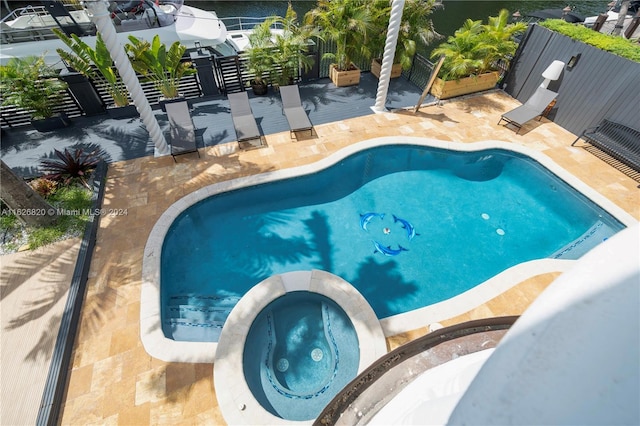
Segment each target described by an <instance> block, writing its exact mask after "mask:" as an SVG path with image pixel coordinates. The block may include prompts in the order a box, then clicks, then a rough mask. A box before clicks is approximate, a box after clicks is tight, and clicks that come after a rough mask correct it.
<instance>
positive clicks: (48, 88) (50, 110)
mask: <svg viewBox="0 0 640 426" xmlns="http://www.w3.org/2000/svg"><path fill="white" fill-rule="evenodd" d="M66 89H67V84H66V83H65V82H63V81H60V80H59V79H58V71H57V70H54V69H53V68H51V67H50V66H49V65H47V64H46V62H45V60H44V56H29V57H26V58H11V59H10V60H9V61H8V62H7V64H6V65H2V66H0V92H2V99H3V101H2V102H3V104H5V105H14V106H16V107H18V108H22V109H25V110H27V111H29V112H30V114H31V124H32V125H33V127H34V128H35V129H36V130H38V131H40V132H48V131H51V130H55V129H58V128H61V127H66V126H68V125H69V124H70V123H71V122H70V121H69V118H68V117H67V116H66V114H64V113H57V114H56V112H55V107H56V106H57V105H59V104H60V103H61V102H62V99H63V98H64V93H65V90H66Z"/></svg>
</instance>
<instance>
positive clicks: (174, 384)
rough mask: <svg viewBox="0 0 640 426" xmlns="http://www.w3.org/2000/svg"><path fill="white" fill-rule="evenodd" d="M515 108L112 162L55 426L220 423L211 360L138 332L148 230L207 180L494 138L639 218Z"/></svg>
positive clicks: (507, 105)
mask: <svg viewBox="0 0 640 426" xmlns="http://www.w3.org/2000/svg"><path fill="white" fill-rule="evenodd" d="M518 105H519V102H518V101H516V100H514V99H512V98H511V97H509V96H508V95H506V94H505V93H503V92H501V91H491V92H486V93H484V94H482V95H477V96H472V97H467V98H462V99H458V100H455V101H451V102H444V103H442V104H441V105H434V106H429V107H424V108H422V109H421V110H420V112H419V113H418V114H415V115H414V114H413V113H411V112H407V111H401V112H395V113H383V114H375V115H374V114H371V115H366V116H362V117H357V118H349V119H344V120H338V121H333V122H330V123H326V124H320V125H317V126H316V133H317V135H316V136H314V137H306V138H305V137H302V136H301V137H300V139H299V140H298V141H292V140H291V139H290V136H289V132H288V131H282V132H279V133H273V134H268V135H267V136H266V137H265V139H266V142H267V147H265V148H261V149H255V150H250V151H239V150H238V148H237V143H235V142H226V143H219V144H216V145H213V146H207V147H205V148H203V149H201V150H200V154H201V156H202V158H198V157H197V156H196V155H195V154H189V155H183V156H181V157H179V158H178V163H177V164H175V163H174V162H173V159H172V158H171V157H162V158H153V157H144V158H137V159H133V160H128V161H122V162H117V163H113V164H111V165H110V167H109V173H108V180H107V185H106V193H105V199H104V207H105V208H110V209H126V214H122V215H119V216H104V217H102V218H101V221H100V229H99V231H98V236H97V244H96V248H95V252H94V256H93V260H92V264H91V270H90V274H89V282H88V286H87V288H88V289H87V295H86V300H85V303H84V309H83V313H82V318H81V323H80V326H79V332H78V335H77V338H76V343H75V348H74V353H73V358H72V369H71V372H70V378H69V382H68V386H67V393H66V396H65V402H64V407H63V413H62V416H61V418H60V419H59V421H60V423H61V424H63V425H67V424H68V425H78V424H131V425H134V424H135V425H142V424H216V425H217V424H225V422H224V419H223V417H222V414H221V411H220V409H219V407H218V403H217V399H216V391H215V389H214V386H213V382H214V380H213V364H210V363H209V364H190V363H172V362H164V361H160V360H158V359H155V358H152V357H151V356H150V355H148V354H147V353H146V352H145V350H144V348H143V347H142V342H141V340H140V337H139V336H140V332H141V330H140V325H139V324H140V289H141V284H142V258H143V253H144V248H145V244H146V242H147V238H148V236H149V234H150V232H151V229H152V227H153V226H154V224H155V223H156V221H157V219H158V218H159V217H160V215H161V214H162V213H163V212H164V211H165V210H166V209H167V208H168V207H169V206H170V205H171V204H173V203H174V202H175V201H177V200H179V199H180V198H182V197H183V196H185V195H186V194H189V193H191V192H193V191H195V190H197V189H199V188H202V187H205V186H207V185H210V184H213V183H217V182H222V181H226V180H229V179H233V178H238V177H244V176H251V175H255V174H257V173H263V172H268V171H274V170H280V169H284V168H290V167H294V166H300V165H304V164H309V163H311V162H315V161H317V160H320V159H322V158H324V157H326V156H327V155H329V154H331V153H333V152H335V151H337V150H339V149H340V148H343V147H346V146H348V145H350V144H352V143H354V142H359V141H362V140H366V139H370V138H376V137H382V136H397V135H403V136H419V137H428V138H434V139H438V140H442V141H458V142H465V143H473V142H478V141H483V140H501V141H505V142H510V143H515V144H522V145H525V146H527V147H529V148H532V149H535V150H538V151H540V152H542V153H544V154H546V155H547V156H549V157H550V158H551V159H552V160H553V161H555V162H556V163H558V164H559V165H560V166H562V167H563V168H565V169H566V170H567V171H569V172H570V173H572V174H573V175H574V176H576V177H577V178H578V179H580V180H581V181H583V182H585V183H586V184H587V185H588V186H590V187H591V188H593V189H594V190H595V191H597V192H598V193H600V194H601V195H603V196H604V197H606V198H608V199H609V200H611V201H612V202H613V203H615V204H616V205H618V206H619V207H620V208H622V209H623V210H625V211H626V212H627V213H629V214H630V215H631V216H633V217H634V218H636V219H640V190H638V188H637V186H638V182H636V181H635V180H633V179H632V178H630V177H628V176H626V175H625V174H623V173H622V172H620V171H618V170H616V169H615V168H613V167H611V166H610V165H608V164H607V163H605V162H603V161H602V160H600V159H599V158H597V157H595V156H594V155H592V154H590V153H589V152H587V151H585V150H584V149H583V148H581V147H571V146H570V145H571V142H572V141H573V140H574V139H575V135H573V134H571V133H569V132H567V131H566V130H564V129H562V128H560V127H559V126H556V125H555V124H553V123H552V122H550V121H548V120H546V119H542V120H541V121H540V122H538V121H531V122H529V123H528V124H527V125H525V126H524V128H523V130H522V131H521V132H520V134H518V135H517V134H516V133H515V131H513V130H511V129H509V128H505V127H504V126H498V125H497V124H496V123H497V122H498V120H499V118H500V115H501V114H502V113H504V112H506V111H509V110H511V109H513V108H515V107H516V106H518ZM3 268H4V265H3ZM558 275H559V273H543V274H541V275H539V276H536V277H533V278H529V279H526V280H525V281H523V282H521V283H518V284H516V285H514V287H512V288H511V289H510V290H507V291H506V292H504V293H503V294H502V295H500V296H498V297H495V298H494V299H492V300H490V301H489V302H487V303H484V304H482V305H480V306H477V307H475V308H474V309H472V310H470V311H469V312H467V313H464V314H462V315H456V316H454V317H453V318H450V319H447V320H445V321H441V323H442V324H443V325H451V324H455V323H458V322H463V321H466V320H469V319H477V318H485V317H493V316H502V315H519V314H521V313H522V312H523V311H524V310H525V309H526V307H527V306H529V304H530V303H531V302H532V301H533V300H534V299H535V298H536V297H537V295H538V294H539V293H540V292H541V291H542V290H544V288H546V286H547V285H548V284H549V283H550V282H551V281H552V280H553V279H554V278H555V277H557V276H558ZM3 327H4V325H3ZM427 332H428V327H420V328H416V329H415V330H414V331H411V332H408V333H403V334H401V335H397V336H392V337H388V338H387V345H388V347H389V349H393V348H395V347H396V346H398V345H399V344H402V343H403V342H406V341H408V340H411V339H413V338H416V337H418V336H421V335H424V334H426V333H427ZM34 399H35V397H34ZM39 399H40V395H37V400H38V401H39Z"/></svg>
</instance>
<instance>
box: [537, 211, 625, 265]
mask: <svg viewBox="0 0 640 426" xmlns="http://www.w3.org/2000/svg"><path fill="white" fill-rule="evenodd" d="M615 233H616V231H615V230H613V229H612V228H611V227H610V226H609V225H607V224H606V223H604V222H602V221H600V220H598V221H596V223H595V224H594V225H593V226H591V228H589V229H588V230H587V231H586V232H585V233H584V234H582V235H581V236H580V237H578V238H576V239H575V240H574V241H572V242H571V243H569V244H567V245H566V246H564V247H562V248H561V249H560V250H558V251H556V252H555V253H553V254H552V255H551V256H549V257H550V258H551V259H572V260H576V259H579V258H580V257H581V256H582V255H584V254H585V253H586V252H588V251H589V250H591V249H592V248H594V247H595V246H597V245H598V244H600V243H601V242H603V241H605V240H606V239H608V238H609V237H611V236H612V235H613V234H615Z"/></svg>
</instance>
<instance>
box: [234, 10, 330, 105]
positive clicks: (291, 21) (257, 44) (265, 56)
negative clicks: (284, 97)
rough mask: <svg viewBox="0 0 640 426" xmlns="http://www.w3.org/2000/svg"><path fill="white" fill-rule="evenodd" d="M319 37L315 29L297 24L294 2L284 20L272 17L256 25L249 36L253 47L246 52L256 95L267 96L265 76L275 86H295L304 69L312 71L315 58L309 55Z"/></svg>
mask: <svg viewBox="0 0 640 426" xmlns="http://www.w3.org/2000/svg"><path fill="white" fill-rule="evenodd" d="M272 27H278V28H282V31H280V32H277V33H272V31H271V28H272ZM318 36H319V32H318V30H317V29H316V28H314V27H311V26H304V27H303V26H300V25H299V24H298V20H297V15H296V12H295V11H294V10H293V7H292V6H291V3H289V6H288V8H287V13H286V15H285V16H284V18H283V17H281V16H272V17H269V18H267V19H266V20H265V21H263V22H262V23H261V24H260V25H257V26H256V27H255V28H254V29H253V31H252V33H251V34H250V35H249V42H250V45H251V47H250V48H249V49H247V52H246V53H247V62H248V68H249V72H250V73H252V74H253V78H251V80H250V81H249V84H250V86H251V87H252V89H253V92H254V93H255V94H256V95H264V94H265V93H267V81H266V80H265V75H268V78H269V79H270V81H271V82H272V83H273V84H275V85H276V86H284V85H287V84H292V83H293V80H294V77H295V76H296V75H297V74H298V71H299V70H300V69H301V68H302V69H304V70H305V71H306V70H308V69H310V68H311V66H313V58H310V57H309V56H308V55H307V52H308V51H309V40H310V39H312V38H313V37H318Z"/></svg>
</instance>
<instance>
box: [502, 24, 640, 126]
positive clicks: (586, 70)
mask: <svg viewBox="0 0 640 426" xmlns="http://www.w3.org/2000/svg"><path fill="white" fill-rule="evenodd" d="M572 58H574V59H573V64H572V65H573V66H570V65H569V63H570V62H571V59H572ZM554 60H560V61H563V62H564V63H565V64H567V65H566V66H565V68H564V70H563V72H562V74H561V76H560V79H559V80H557V81H552V82H551V83H550V84H549V87H548V88H549V89H550V90H553V91H554V92H557V93H558V97H557V101H556V104H555V106H554V108H553V110H552V111H551V113H550V114H549V116H548V117H549V118H550V119H551V120H553V121H554V122H555V123H556V124H558V125H560V126H562V127H563V128H565V129H567V130H568V131H570V132H571V133H573V134H576V135H577V134H580V133H581V132H582V131H583V130H584V129H586V128H588V127H592V126H595V125H596V124H598V123H599V122H600V121H602V120H603V119H605V118H606V119H611V120H613V121H616V122H618V123H622V124H625V125H628V126H630V127H637V126H638V121H639V119H640V114H639V113H638V111H639V110H640V90H639V88H640V63H637V62H633V61H631V60H629V59H625V58H622V57H620V56H616V55H613V54H611V53H608V52H605V51H603V50H600V49H597V48H595V47H592V46H589V45H586V44H584V43H582V42H579V41H576V40H573V39H571V38H569V37H566V36H564V35H562V34H558V33H556V32H553V31H550V30H548V29H546V28H543V27H541V26H539V25H535V24H532V25H530V26H529V28H528V30H527V33H526V34H525V36H524V39H523V41H522V42H521V43H520V46H519V48H518V52H516V56H515V58H514V60H513V61H512V66H511V71H510V72H509V74H508V75H507V76H506V78H505V80H504V82H503V88H504V90H505V91H506V92H507V93H509V94H510V95H511V96H513V97H514V98H516V99H518V100H519V101H520V102H523V103H524V102H525V101H526V100H527V99H529V97H530V96H531V95H532V94H533V92H535V90H536V88H537V87H538V86H540V84H541V83H542V82H543V80H544V79H543V77H542V73H543V72H544V70H545V69H546V68H547V67H548V66H549V65H550V64H551V63H552V62H553V61H554Z"/></svg>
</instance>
